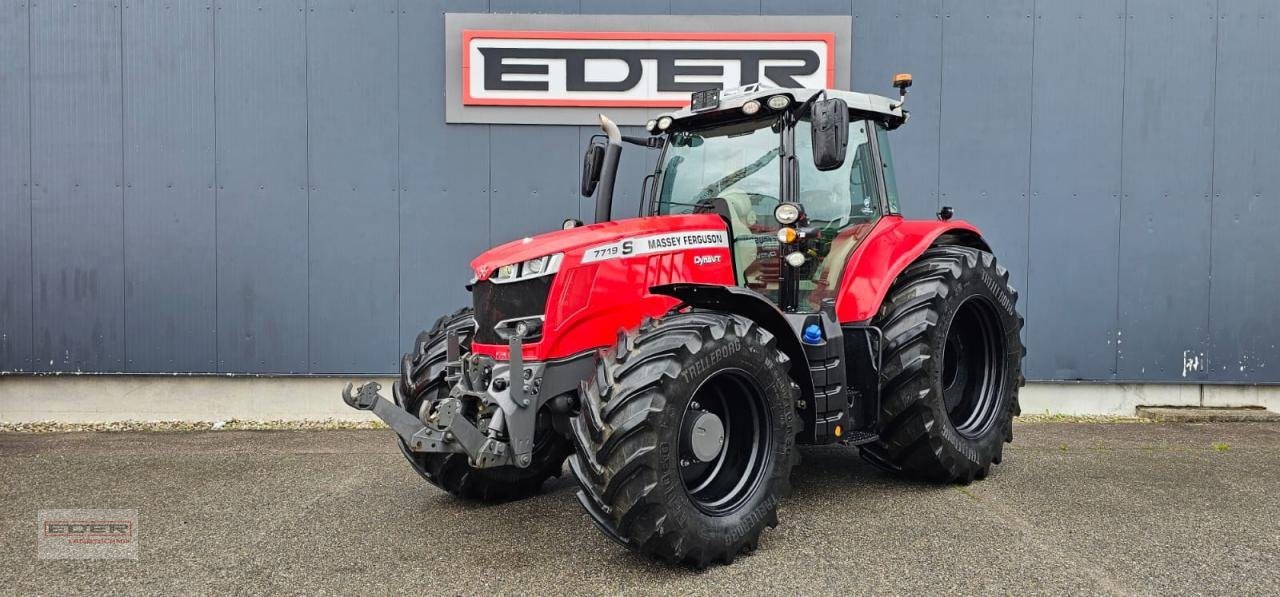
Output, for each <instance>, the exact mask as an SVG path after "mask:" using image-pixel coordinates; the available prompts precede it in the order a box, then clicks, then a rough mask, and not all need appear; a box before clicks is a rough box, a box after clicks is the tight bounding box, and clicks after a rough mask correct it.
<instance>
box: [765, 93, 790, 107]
mask: <svg viewBox="0 0 1280 597" xmlns="http://www.w3.org/2000/svg"><path fill="white" fill-rule="evenodd" d="M789 103H791V98H789V97H787V96H785V95H775V96H773V97H770V98H769V107H770V108H773V109H774V110H781V109H783V108H785V107H787V104H789Z"/></svg>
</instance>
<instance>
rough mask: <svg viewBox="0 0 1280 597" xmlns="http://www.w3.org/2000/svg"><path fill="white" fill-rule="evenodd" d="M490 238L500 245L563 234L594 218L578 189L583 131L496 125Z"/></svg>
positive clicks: (492, 147)
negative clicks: (576, 220) (574, 220)
mask: <svg viewBox="0 0 1280 597" xmlns="http://www.w3.org/2000/svg"><path fill="white" fill-rule="evenodd" d="M489 143H490V145H489V156H490V160H491V163H490V167H491V168H492V171H491V172H490V173H489V180H490V185H491V186H490V189H489V193H490V197H491V198H490V206H491V208H492V210H493V211H492V213H491V215H490V220H489V231H490V232H489V234H490V238H491V240H492V242H493V244H494V245H497V244H501V243H505V242H507V241H510V240H515V239H518V238H521V237H525V236H529V235H532V234H538V233H541V232H547V231H549V230H558V229H559V228H560V225H561V223H562V222H564V219H565V218H567V217H570V216H573V215H574V214H578V215H579V216H581V215H582V214H589V213H591V211H590V205H588V202H586V201H583V200H582V195H581V194H580V192H579V188H578V178H579V174H578V170H579V168H580V165H581V160H580V159H574V160H569V159H567V158H565V157H563V156H578V155H580V154H579V153H578V145H579V139H578V127H574V126H557V127H539V126H524V125H496V124H495V125H490V127H489Z"/></svg>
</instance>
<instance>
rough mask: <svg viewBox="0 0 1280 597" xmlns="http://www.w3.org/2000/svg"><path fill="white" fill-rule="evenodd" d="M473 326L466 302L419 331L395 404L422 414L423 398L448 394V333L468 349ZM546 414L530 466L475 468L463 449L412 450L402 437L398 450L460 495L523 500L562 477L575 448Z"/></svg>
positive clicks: (396, 389) (405, 360)
mask: <svg viewBox="0 0 1280 597" xmlns="http://www.w3.org/2000/svg"><path fill="white" fill-rule="evenodd" d="M475 328H476V320H475V313H474V311H473V310H472V309H471V308H469V307H468V308H464V309H459V310H458V311H455V312H454V313H451V314H449V315H445V316H444V317H441V318H440V319H438V320H436V323H435V325H433V326H431V329H430V330H427V331H424V332H422V333H420V334H418V338H417V340H415V341H414V349H413V351H412V352H409V353H407V354H405V355H404V358H403V359H402V360H401V366H400V381H399V382H398V383H397V384H396V385H395V387H394V391H393V394H394V396H395V400H396V404H399V405H400V407H401V408H404V409H405V410H406V411H408V412H409V413H410V414H412V415H414V416H418V412H419V409H420V408H421V406H422V403H423V402H424V401H436V400H440V399H441V398H444V397H445V396H447V395H448V393H449V388H448V387H447V386H446V384H445V381H444V364H445V360H446V357H447V354H446V353H447V340H448V334H449V332H451V331H456V332H457V333H458V339H459V340H460V344H461V347H462V350H463V352H466V351H468V350H469V349H470V347H471V337H472V335H474V333H475ZM545 418H546V417H545V416H543V417H539V421H538V434H537V436H536V438H535V443H534V451H533V461H532V463H531V464H530V465H529V466H528V467H526V468H518V467H515V466H503V467H495V468H487V469H477V468H472V467H471V465H470V464H469V463H468V462H467V457H466V455H464V454H436V453H433V454H421V453H415V452H410V451H409V449H408V446H407V445H406V444H405V443H404V440H400V449H401V451H403V452H404V455H405V457H406V458H408V459H409V464H411V465H413V468H414V470H416V471H418V474H420V475H422V477H423V478H424V479H426V480H427V481H428V482H430V483H431V484H432V485H435V486H436V487H439V488H440V489H443V490H445V491H447V492H449V493H451V494H453V495H455V496H457V497H460V498H463V499H467V500H474V501H481V502H503V501H510V500H516V499H521V498H525V497H528V496H531V495H534V494H536V493H538V491H539V490H541V489H542V484H543V483H544V482H546V480H547V479H548V478H550V477H559V476H560V474H561V471H562V470H563V468H564V459H565V457H566V456H568V455H569V452H570V451H571V450H572V445H571V444H570V443H569V441H568V440H567V439H565V438H564V437H563V436H561V435H560V434H559V433H556V432H555V430H554V429H552V428H551V424H550V421H549V420H545Z"/></svg>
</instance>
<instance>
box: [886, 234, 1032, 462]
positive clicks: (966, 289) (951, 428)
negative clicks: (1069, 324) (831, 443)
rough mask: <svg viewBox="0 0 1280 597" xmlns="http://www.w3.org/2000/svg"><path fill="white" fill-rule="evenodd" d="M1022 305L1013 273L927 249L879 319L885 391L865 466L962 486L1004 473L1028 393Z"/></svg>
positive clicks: (971, 255) (952, 250)
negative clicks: (998, 467)
mask: <svg viewBox="0 0 1280 597" xmlns="http://www.w3.org/2000/svg"><path fill="white" fill-rule="evenodd" d="M1017 299H1018V293H1017V292H1016V291H1015V290H1014V289H1013V288H1012V287H1011V286H1010V285H1009V272H1008V271H1006V270H1005V268H1003V267H1001V266H1000V265H998V264H997V263H996V260H995V257H993V256H992V255H991V253H988V252H986V251H981V250H978V249H974V248H969V247H959V246H942V247H934V248H931V249H929V250H928V251H926V252H925V253H924V255H922V256H921V257H920V259H918V260H917V261H916V262H915V263H913V264H911V265H910V266H908V267H907V269H906V270H904V271H903V272H902V274H901V275H900V276H898V279H897V281H895V282H894V284H893V286H892V287H891V288H890V289H889V292H888V294H887V296H886V297H885V300H884V304H883V305H882V306H881V308H880V311H879V313H878V314H877V315H876V317H875V319H874V324H875V325H876V326H877V327H879V328H880V329H881V330H882V331H883V332H884V352H883V359H882V360H883V364H882V367H881V374H882V376H883V380H884V382H883V383H884V385H883V388H882V390H881V401H880V417H879V423H878V432H879V435H880V439H879V440H878V441H877V442H874V443H871V444H868V445H865V446H863V447H862V448H861V453H862V455H863V457H864V458H866V459H867V460H869V461H870V462H872V463H873V464H876V465H877V466H880V467H881V468H885V469H888V470H893V471H897V472H901V473H904V474H906V475H909V476H912V477H917V478H922V479H929V480H934V481H943V482H959V483H969V482H972V481H973V480H974V479H982V478H985V477H986V476H987V474H988V473H989V472H990V470H991V465H992V464H999V463H1000V460H1001V458H1002V455H1003V450H1004V444H1005V443H1006V442H1011V441H1013V422H1012V421H1013V417H1014V416H1015V415H1017V414H1018V412H1019V406H1018V388H1019V387H1020V386H1021V385H1022V383H1023V378H1022V355H1023V353H1024V349H1023V346H1022V341H1021V339H1020V335H1019V334H1020V332H1021V330H1022V317H1021V316H1020V315H1018V312H1017V310H1016V308H1015V303H1016V301H1017Z"/></svg>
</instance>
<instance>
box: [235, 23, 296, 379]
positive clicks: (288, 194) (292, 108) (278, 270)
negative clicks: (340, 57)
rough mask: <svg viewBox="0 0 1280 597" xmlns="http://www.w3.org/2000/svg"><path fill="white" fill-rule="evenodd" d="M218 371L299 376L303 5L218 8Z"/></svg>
mask: <svg viewBox="0 0 1280 597" xmlns="http://www.w3.org/2000/svg"><path fill="white" fill-rule="evenodd" d="M216 6H217V11H216V15H215V17H216V19H217V20H216V23H215V28H216V29H215V30H216V42H215V43H216V45H217V52H216V65H215V67H216V69H217V90H216V97H215V100H214V101H215V104H216V106H217V180H218V182H217V184H218V196H217V202H218V218H217V234H218V361H219V363H218V370H219V371H253V372H262V373H288V372H306V371H307V370H308V367H307V346H308V340H307V333H308V331H307V323H308V318H307V310H308V304H307V298H308V291H307V186H306V185H307V69H306V63H307V51H306V16H307V15H306V12H305V3H304V2H303V0H291V1H280V2H264V3H261V4H259V3H257V2H249V1H245V0H218V2H217V4H216Z"/></svg>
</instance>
